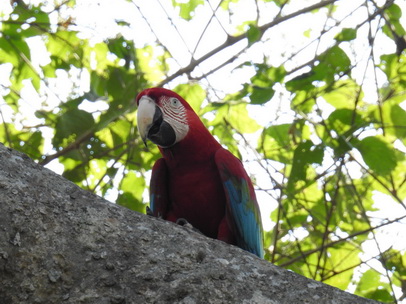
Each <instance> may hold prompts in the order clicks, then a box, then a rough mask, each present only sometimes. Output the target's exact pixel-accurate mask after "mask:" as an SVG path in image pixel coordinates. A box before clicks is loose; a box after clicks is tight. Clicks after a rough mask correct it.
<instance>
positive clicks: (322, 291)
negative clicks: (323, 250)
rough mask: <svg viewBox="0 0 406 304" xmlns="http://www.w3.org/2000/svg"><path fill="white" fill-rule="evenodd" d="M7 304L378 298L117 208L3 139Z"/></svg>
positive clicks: (1, 221)
mask: <svg viewBox="0 0 406 304" xmlns="http://www.w3.org/2000/svg"><path fill="white" fill-rule="evenodd" d="M0 303H4V304H9V303H21V304H24V303H30V304H31V303H188V304H189V303H190V304H194V303H196V304H197V303H341V304H342V303H351V304H353V303H376V302H374V301H371V300H367V299H362V298H359V297H357V296H354V295H351V294H349V293H346V292H343V291H341V290H338V289H336V288H334V287H331V286H328V285H325V284H322V283H320V282H316V281H313V280H310V279H307V278H305V277H302V276H300V275H298V274H295V273H293V272H290V271H288V270H285V269H282V268H279V267H276V266H274V265H272V264H271V263H269V262H267V261H265V260H261V259H259V258H257V257H256V256H254V255H252V254H250V253H248V252H245V251H243V250H241V249H239V248H237V247H234V246H230V245H227V244H225V243H223V242H220V241H217V240H212V239H209V238H206V237H205V236H203V235H200V234H199V233H196V232H194V231H193V230H191V229H189V228H184V227H180V226H177V225H175V224H172V223H169V222H166V221H163V220H159V219H155V218H151V217H148V216H146V215H143V214H139V213H136V212H133V211H131V210H128V209H125V208H122V207H120V206H117V205H114V204H111V203H109V202H107V201H105V200H103V199H102V198H100V197H98V196H96V195H93V194H91V193H88V192H86V191H84V190H81V189H80V188H78V187H77V186H76V185H74V184H72V183H71V182H69V181H67V180H65V179H64V178H63V177H61V176H58V175H57V174H55V173H53V172H51V171H50V170H48V169H45V168H43V167H41V166H40V165H38V164H36V163H34V162H33V161H32V160H31V159H29V158H28V157H27V156H25V155H23V154H21V153H19V152H16V151H14V150H11V149H8V148H5V147H4V146H3V145H1V144H0Z"/></svg>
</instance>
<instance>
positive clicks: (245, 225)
mask: <svg viewBox="0 0 406 304" xmlns="http://www.w3.org/2000/svg"><path fill="white" fill-rule="evenodd" d="M215 161H216V164H217V168H218V170H219V172H220V176H221V180H222V182H223V187H224V191H225V193H226V198H227V204H226V206H227V209H226V216H227V221H228V222H229V225H230V226H231V229H232V231H233V232H234V234H235V237H236V241H237V245H238V246H239V247H241V248H243V249H245V250H247V251H249V252H251V253H254V254H256V255H257V256H259V257H261V258H263V251H264V250H263V232H262V223H261V215H260V212H259V208H258V203H257V199H256V197H255V191H254V187H253V186H252V182H251V180H250V178H249V177H248V175H247V172H246V171H245V169H244V167H243V165H242V163H241V161H240V160H239V159H238V158H236V157H235V156H234V155H233V154H231V153H230V152H229V151H227V150H225V149H220V150H218V151H217V152H216V155H215Z"/></svg>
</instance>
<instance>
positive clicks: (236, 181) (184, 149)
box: [136, 88, 263, 258]
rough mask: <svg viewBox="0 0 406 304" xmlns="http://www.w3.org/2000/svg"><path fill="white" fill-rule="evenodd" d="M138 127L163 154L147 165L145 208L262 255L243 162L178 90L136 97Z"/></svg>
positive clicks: (257, 217)
mask: <svg viewBox="0 0 406 304" xmlns="http://www.w3.org/2000/svg"><path fill="white" fill-rule="evenodd" d="M136 102H137V105H138V113H137V123H138V131H139V134H140V135H141V137H142V140H143V141H144V143H146V140H147V139H149V140H151V141H152V142H153V143H155V144H156V145H158V148H159V150H160V152H161V154H162V156H163V158H160V159H159V160H158V161H157V162H156V163H155V165H154V166H153V168H152V176H151V184H150V211H151V213H152V215H153V216H156V217H160V218H163V219H166V220H168V221H172V222H179V221H185V220H186V221H187V222H188V223H190V224H191V225H192V226H193V227H194V228H196V229H198V230H199V231H200V232H202V233H203V234H204V235H206V236H209V237H211V238H215V239H219V240H222V241H224V242H227V243H230V244H234V245H237V246H239V247H240V248H242V249H245V250H247V251H249V252H252V253H254V254H256V255H257V256H259V257H261V258H262V257H263V243H262V241H263V232H262V224H261V216H260V212H259V208H258V204H257V200H256V197H255V192H254V188H253V186H252V183H251V180H250V178H249V177H248V175H247V173H246V171H245V170H244V167H243V166H242V163H241V162H240V160H239V159H238V158H236V157H235V156H234V155H233V154H231V153H230V152H229V151H227V150H225V149H224V148H223V147H222V146H221V145H220V144H219V143H218V142H217V141H216V140H215V139H214V137H213V136H212V135H211V134H210V132H209V131H208V130H207V129H206V127H205V126H204V125H203V123H202V121H201V120H200V118H199V116H197V114H196V113H195V112H194V111H193V109H192V108H191V107H190V105H189V104H188V103H187V102H186V101H185V100H184V99H183V98H182V97H180V96H179V95H178V94H176V93H174V92H172V91H170V90H166V89H163V88H151V89H146V90H144V91H142V92H141V93H140V94H138V96H137V98H136Z"/></svg>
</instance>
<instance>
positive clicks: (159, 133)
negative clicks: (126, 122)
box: [137, 96, 176, 148]
mask: <svg viewBox="0 0 406 304" xmlns="http://www.w3.org/2000/svg"><path fill="white" fill-rule="evenodd" d="M137 126H138V132H139V134H140V136H141V138H142V141H143V142H144V144H145V146H146V145H147V139H149V140H150V141H152V142H153V143H154V144H156V145H158V146H160V147H162V148H167V147H170V146H172V145H174V144H175V143H176V134H175V130H174V129H173V128H172V126H171V125H170V124H169V123H167V122H166V121H165V120H164V119H163V114H162V111H161V109H160V108H159V107H158V106H157V105H156V103H155V102H154V100H153V99H151V98H150V97H148V96H142V97H141V99H140V100H139V102H138V112H137Z"/></svg>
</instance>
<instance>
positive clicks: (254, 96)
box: [250, 86, 275, 104]
mask: <svg viewBox="0 0 406 304" xmlns="http://www.w3.org/2000/svg"><path fill="white" fill-rule="evenodd" d="M274 94H275V90H274V89H272V88H261V87H257V86H254V87H252V93H251V95H250V100H251V104H264V103H265V102H267V101H269V100H270V99H271V98H272V97H273V95H274Z"/></svg>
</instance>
